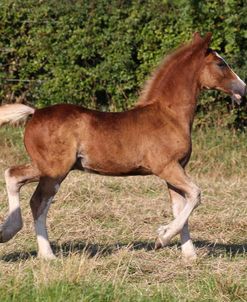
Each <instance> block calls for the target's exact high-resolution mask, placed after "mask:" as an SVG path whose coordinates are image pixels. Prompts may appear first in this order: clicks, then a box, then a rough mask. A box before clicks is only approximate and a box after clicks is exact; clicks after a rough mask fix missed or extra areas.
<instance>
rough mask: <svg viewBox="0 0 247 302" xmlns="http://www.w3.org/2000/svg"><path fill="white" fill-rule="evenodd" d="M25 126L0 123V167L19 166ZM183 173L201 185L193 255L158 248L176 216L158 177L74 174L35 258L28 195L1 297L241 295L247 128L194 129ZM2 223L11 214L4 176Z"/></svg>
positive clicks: (0, 264)
mask: <svg viewBox="0 0 247 302" xmlns="http://www.w3.org/2000/svg"><path fill="white" fill-rule="evenodd" d="M22 133H23V129H22V128H0V147H1V159H0V170H1V171H0V172H3V171H4V170H5V169H6V168H7V167H9V166H11V165H14V164H18V163H21V162H25V161H26V160H27V157H26V155H24V154H25V152H24V148H23V145H22ZM193 142H194V144H193V146H194V148H193V156H192V158H191V161H190V164H189V166H188V172H189V174H190V175H191V176H192V177H193V178H194V179H195V180H196V182H197V184H199V186H200V187H201V189H202V192H203V195H202V196H203V198H202V205H201V206H200V207H198V208H197V209H196V210H195V211H194V213H193V215H192V216H191V219H190V226H191V234H192V237H193V240H194V243H195V245H196V247H197V252H198V260H197V262H196V263H194V264H193V265H188V264H186V263H184V262H183V261H182V259H181V251H180V247H179V239H178V238H175V239H174V240H173V241H172V243H171V245H170V246H169V247H168V248H165V249H162V250H159V251H154V250H153V246H154V240H155V237H156V229H157V227H158V226H159V225H160V224H164V223H168V222H169V221H170V220H171V219H172V213H171V208H170V203H169V200H168V195H167V192H166V188H165V187H164V186H163V184H162V182H161V181H160V180H159V179H158V178H155V177H152V176H148V177H128V178H112V177H100V176H95V175H90V174H82V173H80V172H72V173H70V175H69V176H68V177H67V179H66V180H65V181H64V183H63V185H62V187H61V189H60V191H59V193H58V194H57V196H56V198H55V202H54V203H53V205H52V207H51V210H50V212H49V218H48V228H49V234H50V240H51V242H52V246H53V249H54V251H55V253H56V255H57V256H58V258H57V259H56V260H55V261H51V262H46V261H42V260H40V259H38V258H37V257H36V240H35V236H34V230H33V223H32V218H31V212H30V209H29V205H28V200H29V198H30V196H31V194H32V192H33V190H34V188H35V186H34V185H33V184H30V185H28V186H26V187H24V188H23V190H22V193H21V206H22V211H23V218H24V227H23V229H22V231H21V232H19V233H18V234H17V235H16V237H15V238H14V239H12V240H11V241H9V242H7V243H5V244H1V245H0V301H1V302H2V301H18V302H19V301H66V300H67V301H100V302H101V301H126V302H127V301H152V302H153V301H154V302H155V301H217V302H218V301H222V302H223V301H224V302H225V301H247V254H246V251H247V241H246V238H247V237H246V235H247V220H246V217H247V207H246V200H247V192H246V190H245V188H246V183H247V176H246V167H247V156H246V147H247V141H246V134H244V133H242V134H241V133H233V132H230V131H226V130H211V129H208V130H204V131H198V132H196V133H194V136H193ZM0 188H1V191H0V192H1V193H0V221H1V222H2V221H3V220H4V217H5V215H6V213H7V196H6V190H5V184H4V179H3V177H1V179H0Z"/></svg>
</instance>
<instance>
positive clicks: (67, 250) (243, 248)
mask: <svg viewBox="0 0 247 302" xmlns="http://www.w3.org/2000/svg"><path fill="white" fill-rule="evenodd" d="M154 244H155V243H154V242H148V241H137V242H132V243H116V244H111V245H107V244H92V243H86V242H83V241H68V242H65V243H63V244H61V245H58V244H56V243H52V244H51V245H52V249H53V251H54V253H55V255H57V256H60V255H62V256H63V257H68V256H69V255H70V254H75V253H77V254H87V255H88V256H89V257H95V256H98V257H101V256H107V255H111V254H113V253H115V252H117V251H118V250H121V249H123V248H127V249H129V250H130V251H135V250H145V251H147V252H149V251H152V250H154ZM194 245H195V247H196V248H204V249H207V250H208V255H209V256H213V257H222V256H227V257H234V256H237V255H243V254H245V253H247V244H221V243H212V242H209V241H194ZM174 246H177V247H179V246H180V245H179V244H177V243H176V242H175V243H171V244H170V245H169V246H168V247H167V248H169V247H174ZM31 257H37V252H36V251H29V252H14V253H10V254H7V255H4V256H1V257H0V261H5V262H16V261H20V260H27V259H29V258H31Z"/></svg>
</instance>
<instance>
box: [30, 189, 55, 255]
mask: <svg viewBox="0 0 247 302" xmlns="http://www.w3.org/2000/svg"><path fill="white" fill-rule="evenodd" d="M59 186H60V185H59V184H56V185H55V192H54V195H55V194H56V192H57V191H58V189H59ZM54 195H53V196H52V197H50V198H49V199H48V200H43V201H42V203H46V206H45V208H44V210H43V212H42V213H41V214H40V215H39V217H38V218H37V219H36V220H35V222H34V225H35V232H36V235H37V242H38V248H39V253H38V256H39V257H41V258H44V259H55V258H56V257H55V255H54V254H53V252H52V249H51V246H50V242H49V239H48V233H47V228H46V218H47V213H48V210H49V208H50V205H51V203H52V200H53V197H54ZM41 206H42V204H41Z"/></svg>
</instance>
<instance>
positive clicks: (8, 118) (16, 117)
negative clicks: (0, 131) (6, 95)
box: [0, 104, 35, 126]
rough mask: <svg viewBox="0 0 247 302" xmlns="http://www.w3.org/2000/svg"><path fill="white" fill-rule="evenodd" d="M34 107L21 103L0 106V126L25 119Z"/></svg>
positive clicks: (32, 112) (32, 111)
mask: <svg viewBox="0 0 247 302" xmlns="http://www.w3.org/2000/svg"><path fill="white" fill-rule="evenodd" d="M34 111H35V109H34V108H32V107H29V106H26V105H23V104H9V105H4V106H1V107H0V126H2V125H3V124H7V123H10V124H15V123H17V122H20V121H25V120H26V119H27V118H28V116H29V115H32V114H34Z"/></svg>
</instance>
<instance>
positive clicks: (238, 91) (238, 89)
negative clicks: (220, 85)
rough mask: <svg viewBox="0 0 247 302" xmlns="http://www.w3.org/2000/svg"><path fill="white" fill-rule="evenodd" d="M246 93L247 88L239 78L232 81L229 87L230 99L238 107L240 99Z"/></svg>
mask: <svg viewBox="0 0 247 302" xmlns="http://www.w3.org/2000/svg"><path fill="white" fill-rule="evenodd" d="M246 93H247V86H246V84H245V82H244V81H242V80H241V79H240V78H238V79H237V80H233V82H232V85H231V98H232V100H233V101H235V102H236V103H237V104H238V105H240V103H241V101H242V97H243V96H245V95H246Z"/></svg>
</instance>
